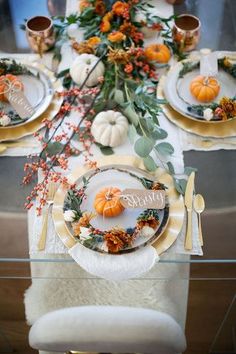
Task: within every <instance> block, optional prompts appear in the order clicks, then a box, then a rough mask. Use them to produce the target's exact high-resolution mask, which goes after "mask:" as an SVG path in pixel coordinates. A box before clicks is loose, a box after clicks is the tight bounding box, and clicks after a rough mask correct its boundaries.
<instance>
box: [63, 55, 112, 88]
mask: <svg viewBox="0 0 236 354" xmlns="http://www.w3.org/2000/svg"><path fill="white" fill-rule="evenodd" d="M98 60H99V58H98V57H96V56H95V55H93V54H81V55H79V56H78V57H77V58H76V59H75V60H74V61H73V63H72V65H71V68H70V76H71V78H72V80H73V81H74V82H75V83H76V84H77V85H81V84H82V83H83V82H84V80H85V78H86V77H87V75H88V73H89V72H90V71H91V70H92V69H93V67H94V66H95V64H96V63H97V61H98ZM104 71H105V67H104V64H103V63H102V62H101V61H100V62H99V63H98V64H97V66H96V68H95V69H94V70H93V71H92V72H91V74H90V75H89V78H88V80H87V82H86V86H89V87H90V86H95V85H97V84H98V78H99V77H101V76H103V74H104Z"/></svg>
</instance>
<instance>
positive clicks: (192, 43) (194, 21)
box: [172, 14, 201, 52]
mask: <svg viewBox="0 0 236 354" xmlns="http://www.w3.org/2000/svg"><path fill="white" fill-rule="evenodd" d="M200 28H201V22H200V20H199V19H198V18H197V17H196V16H193V15H189V14H183V15H179V16H178V17H177V18H176V19H175V22H174V26H173V30H172V38H173V41H174V43H175V44H176V45H177V47H178V49H179V50H180V51H181V52H189V51H191V50H193V49H195V48H196V46H197V44H198V42H199V39H200Z"/></svg>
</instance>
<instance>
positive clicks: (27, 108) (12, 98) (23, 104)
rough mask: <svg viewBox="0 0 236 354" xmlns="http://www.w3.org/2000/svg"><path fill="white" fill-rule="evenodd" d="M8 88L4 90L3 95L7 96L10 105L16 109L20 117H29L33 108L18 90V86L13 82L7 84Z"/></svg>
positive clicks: (32, 112)
mask: <svg viewBox="0 0 236 354" xmlns="http://www.w3.org/2000/svg"><path fill="white" fill-rule="evenodd" d="M6 84H7V85H8V86H9V87H8V89H7V90H6V91H5V92H4V95H5V96H6V97H7V99H8V101H9V103H10V104H11V106H12V107H13V108H14V109H15V110H16V112H17V114H19V116H20V117H21V118H22V119H25V118H29V117H31V116H32V115H33V114H34V109H33V107H32V106H31V104H30V103H29V101H28V100H27V98H26V97H25V95H24V93H23V92H22V91H21V90H19V87H17V86H16V85H15V86H14V83H13V84H9V83H8V82H6Z"/></svg>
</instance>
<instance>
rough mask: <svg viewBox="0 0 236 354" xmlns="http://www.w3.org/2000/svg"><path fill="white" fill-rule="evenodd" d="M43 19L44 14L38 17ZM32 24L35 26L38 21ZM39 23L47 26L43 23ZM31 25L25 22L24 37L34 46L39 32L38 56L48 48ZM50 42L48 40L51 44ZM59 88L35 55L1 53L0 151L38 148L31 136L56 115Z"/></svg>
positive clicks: (53, 76) (59, 102)
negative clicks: (26, 36) (26, 30)
mask: <svg viewBox="0 0 236 354" xmlns="http://www.w3.org/2000/svg"><path fill="white" fill-rule="evenodd" d="M43 19H44V17H42V18H41V20H43ZM50 23H52V21H51V20H50ZM36 25H37V26H38V21H37V23H36ZM41 25H42V26H45V25H47V26H48V24H46V23H42V24H41ZM33 26H35V23H34V22H33V21H31V22H29V23H28V24H27V28H28V32H27V33H28V39H29V42H30V43H31V46H32V47H34V48H35V45H36V44H35V41H36V42H37V38H38V37H37V36H36V34H37V33H38V34H40V38H41V42H40V43H39V46H40V48H41V46H42V48H41V49H40V48H38V50H37V52H40V53H41V55H42V53H43V52H45V51H46V50H48V49H49V47H50V46H49V45H45V44H44V43H45V41H46V43H48V39H47V38H48V35H47V34H46V36H45V35H43V36H42V33H41V30H40V28H39V27H37V33H36V34H35V32H32V30H31V27H32V28H33ZM32 33H34V36H33V34H32ZM32 36H33V38H32ZM37 43H38V42H37ZM53 43H54V42H53ZM53 43H52V42H51V46H52V45H53ZM62 90H63V88H62V84H61V82H60V80H58V79H57V78H56V76H55V74H54V73H53V72H52V71H51V70H50V69H49V68H48V67H47V66H46V65H45V64H43V63H42V62H40V61H39V60H37V56H35V55H32V54H29V55H16V56H14V55H12V54H11V55H10V56H7V54H6V55H3V54H1V56H0V153H2V154H5V153H6V154H13V155H17V154H19V152H20V150H21V153H22V154H23V155H24V154H25V155H26V154H27V151H28V153H29V152H30V151H32V152H36V151H38V150H39V148H40V146H39V144H38V143H37V142H36V141H35V139H32V138H31V136H32V135H33V134H34V133H36V132H37V131H38V130H40V129H41V128H43V127H45V125H44V120H45V119H47V120H52V119H53V118H54V117H55V116H56V114H57V113H58V111H59V109H60V107H61V104H62V101H63V98H62V96H60V95H58V93H60V92H62ZM6 150H7V151H6ZM17 150H18V151H17Z"/></svg>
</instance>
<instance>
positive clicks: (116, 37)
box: [107, 31, 126, 43]
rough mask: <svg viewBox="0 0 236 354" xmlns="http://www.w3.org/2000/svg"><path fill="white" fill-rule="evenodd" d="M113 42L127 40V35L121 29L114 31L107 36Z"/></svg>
mask: <svg viewBox="0 0 236 354" xmlns="http://www.w3.org/2000/svg"><path fill="white" fill-rule="evenodd" d="M107 38H108V39H109V41H110V42H112V43H119V42H122V41H124V40H125V38H126V36H125V35H124V34H123V33H122V32H119V31H115V32H112V33H110V34H109V35H108V37H107Z"/></svg>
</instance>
